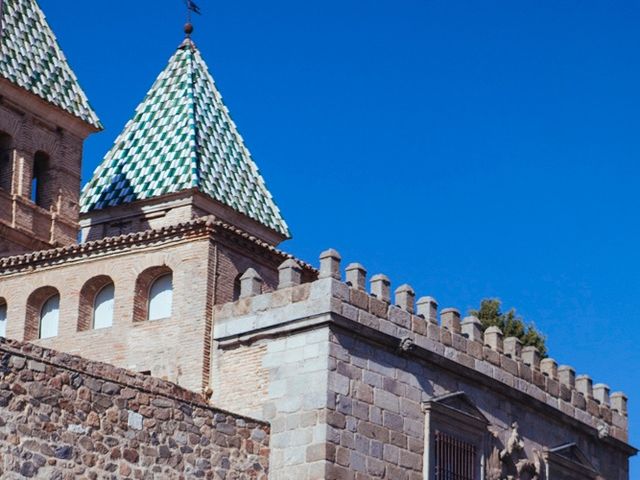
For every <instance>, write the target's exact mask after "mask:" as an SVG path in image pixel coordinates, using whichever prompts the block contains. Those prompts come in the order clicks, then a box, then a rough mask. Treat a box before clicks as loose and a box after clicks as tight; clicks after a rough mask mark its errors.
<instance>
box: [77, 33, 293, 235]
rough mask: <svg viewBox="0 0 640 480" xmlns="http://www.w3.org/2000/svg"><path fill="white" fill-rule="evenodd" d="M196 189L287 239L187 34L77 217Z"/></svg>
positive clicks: (101, 169) (110, 154)
mask: <svg viewBox="0 0 640 480" xmlns="http://www.w3.org/2000/svg"><path fill="white" fill-rule="evenodd" d="M191 188H194V189H198V190H199V191H200V192H202V193H205V194H207V195H208V196H210V197H212V198H213V199H215V200H217V201H219V202H221V203H223V204H225V205H227V206H229V207H231V208H233V209H234V210H236V211H238V212H240V213H243V214H245V215H247V216H248V217H250V218H252V219H254V220H256V221H258V222H260V223H261V224H263V225H265V226H267V227H269V228H270V229H272V230H275V231H276V232H278V233H280V234H282V235H284V236H287V237H288V236H289V230H288V227H287V225H286V223H285V221H284V220H283V218H282V216H281V215H280V211H279V210H278V207H277V206H276V204H275V203H274V201H273V199H272V197H271V194H270V193H269V191H268V190H267V187H266V185H265V183H264V180H263V178H262V176H261V175H260V172H259V171H258V168H257V166H256V164H255V163H254V161H253V160H252V158H251V155H250V153H249V151H248V150H247V148H246V147H245V145H244V142H243V139H242V137H241V136H240V134H239V133H238V130H237V128H236V126H235V124H234V123H233V121H232V120H231V117H230V115H229V111H228V110H227V108H226V107H225V105H224V103H223V101H222V96H221V95H220V93H219V92H218V90H217V88H216V85H215V82H214V80H213V78H212V77H211V75H210V74H209V71H208V68H207V65H206V64H205V62H204V60H203V59H202V57H201V55H200V52H199V51H198V50H197V48H196V47H195V45H194V43H193V42H192V41H191V39H190V38H189V36H187V37H186V38H185V40H184V41H183V42H182V44H181V45H180V47H179V48H178V50H177V51H176V53H175V54H174V55H173V57H171V59H170V60H169V64H168V65H167V67H166V68H165V70H164V71H163V72H162V73H161V74H160V76H159V77H158V79H157V80H156V81H155V83H154V84H153V86H152V87H151V90H149V92H148V93H147V95H146V97H145V98H144V100H143V101H142V103H141V104H140V105H139V106H138V108H137V109H136V111H135V115H134V117H133V118H132V119H131V120H130V121H129V122H128V123H127V125H126V126H125V128H124V130H123V132H122V133H121V134H120V136H119V137H118V138H117V139H116V141H115V143H114V145H113V147H112V148H111V150H110V151H109V152H108V153H107V155H106V156H105V158H104V160H103V162H102V164H101V165H100V166H99V167H98V169H97V170H96V171H95V173H94V176H93V178H92V180H91V181H90V182H89V183H88V184H87V186H86V187H85V188H84V191H83V195H82V211H83V212H85V213H86V212H90V211H94V210H101V209H104V208H108V207H114V206H118V205H122V204H125V203H131V202H134V201H138V200H144V199H149V198H153V197H158V196H161V195H166V194H169V193H175V192H180V191H183V190H188V189H191Z"/></svg>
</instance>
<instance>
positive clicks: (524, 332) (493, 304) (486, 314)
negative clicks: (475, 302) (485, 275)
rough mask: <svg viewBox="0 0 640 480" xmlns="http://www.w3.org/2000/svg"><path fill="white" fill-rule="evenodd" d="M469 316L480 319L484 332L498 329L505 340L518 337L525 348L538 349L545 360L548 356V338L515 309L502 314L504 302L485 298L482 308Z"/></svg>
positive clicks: (473, 311)
mask: <svg viewBox="0 0 640 480" xmlns="http://www.w3.org/2000/svg"><path fill="white" fill-rule="evenodd" d="M469 314H471V315H474V316H476V317H478V319H479V320H480V322H481V323H482V330H483V331H484V330H486V329H487V328H489V327H498V328H500V330H502V333H504V336H505V338H506V337H517V338H519V339H520V341H521V342H522V344H523V345H524V346H533V347H536V348H537V349H538V351H539V352H540V355H541V356H542V357H543V358H544V357H546V356H547V346H546V340H547V339H546V337H545V336H544V335H543V334H542V333H540V332H539V331H538V330H537V329H536V326H535V325H534V324H533V323H528V324H527V323H525V321H524V320H523V319H522V317H520V316H518V315H517V314H516V310H515V309H514V308H512V309H511V310H509V311H508V312H502V302H501V301H500V300H498V299H497V298H485V299H484V300H482V301H481V302H480V308H479V309H478V310H470V311H469Z"/></svg>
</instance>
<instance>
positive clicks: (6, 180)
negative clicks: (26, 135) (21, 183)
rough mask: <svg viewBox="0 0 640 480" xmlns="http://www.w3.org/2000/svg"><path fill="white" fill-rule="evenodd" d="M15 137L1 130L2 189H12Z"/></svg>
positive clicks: (0, 175)
mask: <svg viewBox="0 0 640 480" xmlns="http://www.w3.org/2000/svg"><path fill="white" fill-rule="evenodd" d="M12 153H13V139H12V138H11V135H9V134H7V133H4V132H0V189H2V190H6V191H7V192H9V191H11V182H12V178H11V177H12V176H13V158H12V157H13V155H12Z"/></svg>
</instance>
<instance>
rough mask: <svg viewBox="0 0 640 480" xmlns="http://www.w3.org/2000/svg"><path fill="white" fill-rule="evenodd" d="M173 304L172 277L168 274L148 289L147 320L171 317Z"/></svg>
mask: <svg viewBox="0 0 640 480" xmlns="http://www.w3.org/2000/svg"><path fill="white" fill-rule="evenodd" d="M172 304H173V275H171V274H170V273H168V274H166V275H162V276H161V277H159V278H157V279H156V280H155V281H154V282H153V284H151V288H150V289H149V320H162V319H163V318H169V317H171V307H172Z"/></svg>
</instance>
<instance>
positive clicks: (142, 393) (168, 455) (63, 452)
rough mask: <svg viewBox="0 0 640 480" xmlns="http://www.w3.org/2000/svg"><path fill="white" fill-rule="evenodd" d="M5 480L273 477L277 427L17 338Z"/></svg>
mask: <svg viewBox="0 0 640 480" xmlns="http://www.w3.org/2000/svg"><path fill="white" fill-rule="evenodd" d="M0 359H1V360H0V362H1V364H2V369H1V370H0V476H1V477H2V478H5V479H20V478H50V479H60V480H65V479H68V480H72V479H76V478H88V479H98V478H134V479H153V478H163V479H182V478H211V479H229V478H236V479H256V480H265V479H266V478H267V476H268V471H269V464H268V456H269V435H270V432H269V426H268V425H267V424H266V423H263V422H260V421H256V420H253V419H251V418H247V417H242V416H239V415H235V414H232V413H229V412H226V411H223V410H218V409H215V408H211V407H210V406H208V405H207V403H206V402H205V400H204V398H202V397H201V396H200V395H198V394H196V393H194V392H191V391H188V390H184V389H182V388H180V387H178V386H177V385H175V384H172V383H169V382H164V381H162V380H158V379H155V378H152V377H148V376H143V375H140V374H135V373H133V372H129V371H126V370H122V369H118V368H115V367H112V366H110V365H106V364H100V363H95V362H89V361H87V360H84V359H82V358H79V357H73V356H70V355H68V354H63V353H58V352H55V351H52V350H47V349H43V348H41V347H38V346H35V345H33V344H25V343H20V342H16V341H10V342H3V343H1V344H0Z"/></svg>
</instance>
